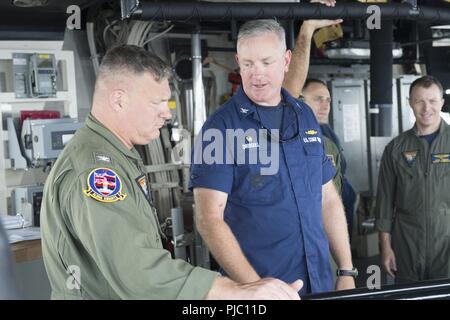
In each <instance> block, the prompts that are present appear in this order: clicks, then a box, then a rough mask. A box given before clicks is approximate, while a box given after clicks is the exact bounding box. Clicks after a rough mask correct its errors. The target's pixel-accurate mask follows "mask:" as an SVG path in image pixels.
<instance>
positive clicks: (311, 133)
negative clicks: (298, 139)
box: [303, 129, 322, 143]
mask: <svg viewBox="0 0 450 320" xmlns="http://www.w3.org/2000/svg"><path fill="white" fill-rule="evenodd" d="M318 133H319V132H317V130H314V129H309V130H305V135H306V136H305V137H304V138H303V142H305V143H311V142H318V143H322V139H321V138H320V137H319V136H318Z"/></svg>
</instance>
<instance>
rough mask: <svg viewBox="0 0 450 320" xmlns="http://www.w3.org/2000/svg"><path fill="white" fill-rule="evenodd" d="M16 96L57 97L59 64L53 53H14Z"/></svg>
mask: <svg viewBox="0 0 450 320" xmlns="http://www.w3.org/2000/svg"><path fill="white" fill-rule="evenodd" d="M13 73H14V91H15V95H16V98H51V97H56V91H57V85H56V77H57V65H56V59H55V56H54V55H53V54H43V53H34V54H30V53H13Z"/></svg>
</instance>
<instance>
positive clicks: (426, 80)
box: [409, 76, 444, 98]
mask: <svg viewBox="0 0 450 320" xmlns="http://www.w3.org/2000/svg"><path fill="white" fill-rule="evenodd" d="M433 84H434V85H436V86H437V87H438V88H439V91H440V92H441V98H443V97H444V89H443V88H442V84H441V82H440V81H439V80H438V79H436V78H435V77H433V76H423V77H420V78H418V79H416V80H414V82H413V83H411V85H410V86H409V96H410V97H411V93H412V91H413V89H414V88H415V87H422V88H429V87H431V86H432V85H433Z"/></svg>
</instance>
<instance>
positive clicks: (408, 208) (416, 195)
mask: <svg viewBox="0 0 450 320" xmlns="http://www.w3.org/2000/svg"><path fill="white" fill-rule="evenodd" d="M419 174H420V173H419V172H418V169H417V168H415V167H409V166H408V165H407V164H404V163H402V162H399V166H398V172H397V179H398V180H397V188H396V189H395V192H396V195H395V199H396V202H397V206H398V208H397V209H398V213H399V214H402V215H410V216H412V215H416V214H419V213H418V212H419V211H421V210H420V208H422V207H423V191H422V189H423V183H424V181H423V180H422V181H421V179H419Z"/></svg>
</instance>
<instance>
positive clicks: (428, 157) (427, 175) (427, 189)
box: [420, 137, 438, 277]
mask: <svg viewBox="0 0 450 320" xmlns="http://www.w3.org/2000/svg"><path fill="white" fill-rule="evenodd" d="M420 139H421V138H420ZM437 139H438V137H436V138H435V139H434V140H433V142H432V143H431V145H430V144H429V143H428V141H426V140H424V139H422V140H424V141H421V142H422V143H425V147H426V148H427V149H426V150H427V152H424V154H425V173H424V176H425V183H424V186H425V201H424V202H425V207H424V209H425V270H423V275H424V276H425V277H427V275H428V273H429V261H430V244H431V236H430V225H431V223H430V219H431V217H432V214H431V206H430V190H431V182H430V175H431V150H433V147H434V145H435V144H436V140H437Z"/></svg>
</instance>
